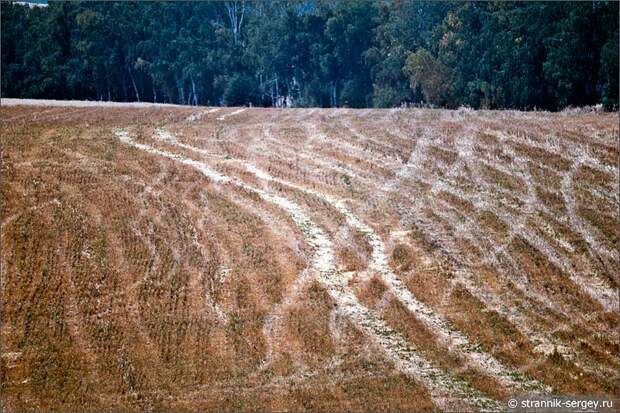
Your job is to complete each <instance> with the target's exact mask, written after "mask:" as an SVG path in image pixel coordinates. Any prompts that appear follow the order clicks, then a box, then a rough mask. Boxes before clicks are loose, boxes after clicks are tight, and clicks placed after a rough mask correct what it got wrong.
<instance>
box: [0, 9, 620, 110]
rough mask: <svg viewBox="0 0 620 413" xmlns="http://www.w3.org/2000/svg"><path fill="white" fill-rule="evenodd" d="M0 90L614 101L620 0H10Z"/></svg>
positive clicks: (191, 100)
mask: <svg viewBox="0 0 620 413" xmlns="http://www.w3.org/2000/svg"><path fill="white" fill-rule="evenodd" d="M1 7H2V10H1V14H2V57H1V58H2V97H21V98H46V99H88V100H105V101H141V102H165V103H177V104H184V105H226V106H240V105H252V106H275V107H397V106H402V105H415V106H417V105H423V106H431V107H445V108H457V107H461V106H465V107H471V108H475V109H479V108H484V109H521V110H536V109H544V110H552V111H554V110H561V109H562V108H565V107H579V106H585V105H596V104H599V103H602V104H603V106H604V107H605V108H606V109H608V110H617V108H618V48H619V46H618V2H615V1H613V2H604V1H602V2H503V1H491V2H426V1H403V0H346V1H344V0H341V1H320V0H289V1H255V2H254V1H240V0H237V1H217V2H216V1H214V2H49V5H48V6H47V7H29V6H28V5H20V4H16V3H11V2H2V3H1Z"/></svg>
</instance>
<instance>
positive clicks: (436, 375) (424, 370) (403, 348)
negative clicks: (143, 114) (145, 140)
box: [114, 129, 500, 410]
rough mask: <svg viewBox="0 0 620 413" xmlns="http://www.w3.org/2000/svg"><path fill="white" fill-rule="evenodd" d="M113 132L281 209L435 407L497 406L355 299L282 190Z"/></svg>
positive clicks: (331, 285)
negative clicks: (253, 183)
mask: <svg viewBox="0 0 620 413" xmlns="http://www.w3.org/2000/svg"><path fill="white" fill-rule="evenodd" d="M114 132H115V134H116V136H117V137H118V138H119V139H120V140H121V142H123V143H125V144H128V145H131V146H134V147H136V148H138V149H141V150H144V151H146V152H149V153H153V154H156V155H159V156H162V157H166V158H169V159H173V160H176V161H178V162H180V163H183V164H185V165H188V166H191V167H194V168H196V169H198V170H199V171H200V172H201V173H203V174H204V175H205V176H207V177H208V178H210V179H211V180H213V181H214V182H216V183H220V184H229V183H230V184H233V185H236V186H238V187H241V188H243V189H245V190H248V191H251V192H254V193H256V194H257V195H259V196H260V197H261V198H263V199H264V200H265V201H267V202H270V203H273V204H275V205H277V206H278V207H280V208H282V209H283V210H285V211H286V212H287V213H288V214H289V216H290V217H291V218H292V219H293V221H294V222H295V223H296V224H297V226H298V227H299V228H300V229H301V231H302V232H303V233H304V235H305V236H306V240H307V242H308V243H309V244H310V245H311V246H312V247H313V248H314V250H315V255H314V258H313V262H312V267H313V269H314V270H315V271H316V272H317V275H318V279H319V280H320V281H321V282H322V283H323V284H324V285H325V286H326V287H327V290H328V292H329V294H330V295H331V297H332V298H333V299H334V300H335V301H336V302H337V303H338V306H339V308H340V310H341V311H342V312H343V314H345V315H346V316H348V317H349V318H350V319H351V320H353V321H354V322H355V324H356V325H357V326H358V327H359V328H360V329H361V330H362V331H363V332H364V333H365V334H366V335H367V336H368V337H369V338H370V339H371V340H372V341H373V342H374V343H375V344H376V345H378V346H379V347H380V348H381V349H382V350H383V351H384V353H385V354H386V355H387V356H388V358H389V359H390V360H391V361H392V362H393V363H394V365H395V367H396V368H397V369H398V370H400V371H401V372H403V373H405V374H408V375H410V376H412V377H415V378H420V379H422V380H423V381H424V383H425V384H426V385H427V386H428V388H429V391H430V393H431V396H432V398H433V400H434V401H435V403H436V404H437V406H438V407H439V408H441V409H455V408H459V407H460V408H462V407H463V406H462V404H461V403H462V402H464V403H466V404H467V405H469V406H475V407H477V408H481V409H492V410H496V409H499V408H500V405H499V403H498V402H496V401H494V400H492V399H489V398H487V397H485V396H484V395H482V394H481V393H479V392H478V391H476V390H474V389H472V388H471V387H470V386H469V385H468V384H467V383H466V382H463V381H461V380H458V379H455V378H453V377H452V376H450V375H448V374H447V373H445V372H443V371H441V370H440V369H438V368H436V367H434V366H433V365H431V364H430V363H429V362H428V361H426V360H425V359H424V358H423V357H422V356H421V355H419V354H418V352H417V351H416V350H414V349H413V348H411V347H410V346H409V344H408V343H407V342H406V340H405V339H404V338H403V337H402V336H401V335H400V334H398V333H397V332H395V331H394V330H392V329H391V328H390V327H389V326H388V325H387V324H386V323H385V321H383V320H382V319H381V318H380V317H378V316H377V315H376V314H374V312H372V311H371V310H369V309H368V308H366V307H364V306H362V305H361V304H360V303H359V301H358V300H357V298H356V297H355V294H354V293H353V292H352V291H351V290H350V288H348V287H347V285H346V282H345V277H343V276H342V274H340V273H339V272H338V271H337V270H336V269H335V264H334V252H333V247H332V242H331V240H330V239H329V238H328V236H327V235H326V233H325V232H324V231H323V230H322V229H321V228H320V227H319V226H317V225H316V224H315V223H314V222H313V221H312V220H310V218H308V217H307V216H306V214H305V213H304V212H303V211H302V209H301V208H300V207H299V206H298V205H297V204H295V203H294V202H292V201H291V200H289V199H287V198H284V197H282V196H279V195H275V194H272V193H269V192H267V191H264V190H262V189H259V188H255V187H253V186H251V185H248V184H246V183H244V182H242V181H240V180H239V179H236V178H231V177H229V176H226V175H223V174H221V173H219V172H217V171H215V170H213V169H211V168H209V167H208V166H207V165H206V164H205V163H203V162H198V161H195V160H193V159H189V158H186V157H184V156H181V155H178V154H174V153H171V152H167V151H163V150H159V149H156V148H154V147H152V146H150V145H145V144H140V143H137V142H135V141H134V140H133V139H132V138H131V137H130V136H129V134H128V133H127V132H125V131H124V130H122V129H116V130H115V131H114ZM257 172H258V174H259V175H262V174H264V173H262V171H257ZM263 176H268V175H263Z"/></svg>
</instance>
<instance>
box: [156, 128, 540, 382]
mask: <svg viewBox="0 0 620 413" xmlns="http://www.w3.org/2000/svg"><path fill="white" fill-rule="evenodd" d="M160 135H161V133H160ZM166 141H167V142H168V143H175V142H178V141H176V140H174V139H171V138H170V136H169V135H167V139H166ZM175 144H176V143H175ZM180 145H181V146H182V147H183V148H186V149H194V150H196V149H198V152H199V153H202V152H200V149H199V148H192V147H191V146H189V145H185V144H180ZM234 161H235V162H238V163H241V164H242V165H243V166H244V167H245V169H246V170H248V171H249V172H251V173H252V174H253V175H254V176H256V177H257V178H259V179H261V180H263V181H266V182H277V183H279V184H282V185H285V186H287V187H289V188H293V189H295V190H298V191H301V192H304V193H306V194H309V195H312V196H314V197H316V198H319V199H321V200H323V201H324V202H326V203H328V204H329V205H331V206H332V207H333V208H335V209H336V210H337V211H338V212H339V213H341V214H342V215H343V216H344V217H345V219H346V221H347V224H348V225H349V226H350V227H352V228H354V229H356V230H358V231H359V232H360V233H362V234H363V235H364V237H365V238H366V240H367V242H368V243H369V245H370V246H371V248H372V255H371V265H370V268H371V270H372V271H374V272H375V273H377V274H379V275H380V276H381V279H382V280H383V281H384V283H385V284H386V286H387V287H388V289H389V290H390V292H391V293H392V294H393V295H394V296H395V297H396V298H397V299H398V300H399V301H400V302H401V303H402V304H404V305H405V307H406V308H407V310H408V311H409V312H410V313H411V314H413V315H415V316H416V317H417V318H418V319H419V320H420V321H422V322H423V323H424V324H425V325H426V326H427V327H428V328H429V329H431V331H433V332H435V333H437V335H438V336H439V337H440V338H441V340H442V341H443V343H444V344H445V345H446V346H447V347H448V348H451V349H453V350H455V351H457V352H458V353H459V354H461V355H464V356H465V357H466V358H467V359H469V360H470V362H471V363H472V364H473V365H474V366H476V367H478V368H480V369H482V370H483V371H485V372H488V373H489V374H491V375H492V376H493V377H495V378H497V379H498V381H499V382H501V383H502V384H503V385H505V386H506V387H507V388H509V389H511V390H517V391H536V392H539V393H545V392H548V391H550V389H549V388H547V387H546V386H544V385H542V384H541V383H539V382H537V381H535V380H530V379H527V378H525V377H523V376H522V375H521V374H519V373H518V372H517V371H515V370H512V369H509V368H507V367H505V366H503V365H502V364H501V363H500V362H499V361H498V360H497V359H495V358H494V357H493V356H491V355H489V354H488V353H485V352H482V351H480V350H478V347H477V346H476V345H474V344H473V343H471V342H470V341H469V340H468V338H467V337H466V336H465V335H463V334H462V333H460V332H459V331H457V330H455V329H453V328H452V327H451V326H450V325H449V323H448V322H447V321H445V320H444V319H443V318H442V317H441V316H439V315H438V314H436V313H435V312H433V310H432V309H431V308H429V307H428V306H426V305H425V304H423V303H422V302H420V301H419V300H417V299H416V298H415V297H414V296H413V294H411V292H410V291H409V289H408V288H407V287H406V286H405V285H404V284H403V283H402V281H401V280H400V278H398V276H397V275H396V274H394V272H393V271H392V269H391V268H390V266H389V264H388V258H387V256H386V253H385V245H384V243H383V241H382V240H381V238H380V237H379V236H378V235H377V234H376V233H375V232H374V230H373V229H372V228H371V227H369V226H368V225H366V224H365V223H363V222H362V221H361V220H360V219H359V218H358V217H357V216H356V215H355V214H353V213H352V212H351V211H350V210H349V209H348V208H347V206H346V204H345V202H344V201H343V200H340V199H337V198H334V197H332V196H330V195H327V194H324V193H322V192H319V191H316V190H313V189H309V188H306V187H303V186H301V185H297V184H295V183H292V182H289V181H286V180H284V179H280V178H275V177H273V176H271V175H270V174H268V173H267V172H265V171H263V170H261V169H259V168H257V167H256V166H255V165H253V164H251V163H249V162H247V161H243V160H234Z"/></svg>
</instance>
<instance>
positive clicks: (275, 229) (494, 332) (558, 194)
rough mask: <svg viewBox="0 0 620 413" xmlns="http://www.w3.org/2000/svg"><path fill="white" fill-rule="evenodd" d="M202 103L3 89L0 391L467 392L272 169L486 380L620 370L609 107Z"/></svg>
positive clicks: (216, 395) (11, 396) (421, 322)
mask: <svg viewBox="0 0 620 413" xmlns="http://www.w3.org/2000/svg"><path fill="white" fill-rule="evenodd" d="M200 110H201V109H196V108H157V107H153V108H131V109H118V108H97V107H91V108H79V107H76V108H44V107H19V106H15V107H6V106H3V107H2V109H0V114H1V118H2V125H1V130H0V132H1V134H2V142H1V145H2V147H1V150H2V165H1V174H2V182H1V185H0V191H1V192H0V196H1V203H2V215H1V218H2V229H1V236H2V262H1V263H2V279H1V291H2V348H1V358H0V373H1V375H2V376H1V379H2V380H1V381H2V384H1V386H2V388H1V390H2V396H1V397H2V400H1V402H2V407H3V409H4V410H6V411H29V410H80V411H81V410H89V411H100V410H130V411H136V410H206V411H231V410H234V411H255V410H260V411H265V410H294V411H368V410H372V411H422V410H424V411H426V410H435V409H437V408H442V407H444V406H443V405H441V402H440V398H438V397H437V394H438V393H437V392H439V393H441V391H445V392H447V394H449V398H452V399H454V400H456V401H457V402H462V403H464V404H463V406H468V407H469V408H471V409H473V410H477V409H478V407H479V406H472V405H467V403H469V401H467V400H470V399H467V397H466V396H467V395H466V394H463V393H450V392H454V390H453V389H451V388H450V387H449V386H447V384H446V385H445V386H444V387H442V386H443V384H442V383H440V384H439V385H438V387H439V388H437V385H435V387H433V385H432V384H431V383H430V382H429V381H428V380H427V379H426V378H425V376H424V374H422V372H421V371H416V370H415V369H413V370H411V369H409V370H407V369H404V368H402V367H398V366H399V365H398V363H397V362H396V361H398V360H396V361H395V358H394V357H397V356H394V354H396V353H394V352H393V350H394V349H392V348H390V344H389V343H391V342H390V341H389V340H388V341H381V337H373V336H372V335H371V334H369V333H368V331H367V330H364V328H363V327H362V326H360V324H359V322H357V321H356V320H355V319H353V318H352V317H347V315H346V314H348V313H347V312H346V311H344V310H343V305H344V304H343V301H339V299H338V297H337V295H335V294H334V291H333V290H332V289H330V286H329V284H326V283H325V282H324V281H322V278H321V277H319V275H318V274H317V270H316V268H318V267H317V266H316V265H315V264H314V263H315V257H314V254H315V246H314V245H313V244H312V242H310V241H311V240H310V239H309V237H308V234H307V233H306V232H304V231H305V230H304V228H302V227H301V226H300V225H299V223H298V222H297V221H296V219H295V216H293V215H291V214H290V211H287V210H286V208H282V207H281V205H279V204H278V203H277V202H269V198H268V197H266V196H265V195H263V194H272V195H274V196H279V197H281V198H282V199H286V200H288V201H289V202H291V203H294V204H295V205H296V206H299V208H300V210H303V211H304V213H305V214H306V215H307V216H308V219H309V220H311V221H312V223H313V224H314V225H316V226H317V228H321V229H322V231H324V233H325V237H327V238H328V239H329V240H330V242H331V245H330V249H331V252H332V256H333V258H331V259H332V260H333V262H329V263H330V264H333V268H334V270H333V271H334V273H335V276H336V277H341V278H342V279H344V280H345V281H346V282H344V283H343V285H344V287H343V288H345V289H350V291H351V293H352V297H353V298H352V299H354V300H358V301H359V306H360V307H359V308H363V309H365V311H366V310H367V311H368V312H369V313H368V314H372V317H377V318H378V319H380V320H382V322H384V323H385V325H386V329H385V330H383V331H384V333H385V334H386V336H387V337H388V338H389V339H390V340H391V339H394V340H396V337H401V338H402V339H403V340H404V342H405V343H407V345H408V346H410V348H411V349H413V350H411V351H415V353H416V354H417V355H419V356H420V357H421V358H423V359H424V360H426V361H428V363H430V365H432V366H434V367H435V368H437V369H439V370H440V371H443V372H447V374H448V375H449V376H451V377H453V378H454V380H456V381H458V382H459V383H460V382H462V383H466V384H467V386H468V388H469V389H471V391H472V392H477V393H476V394H480V395H482V396H483V397H485V398H488V399H490V400H495V401H498V402H499V403H500V405H501V403H503V402H504V401H505V400H506V399H507V398H508V397H509V396H510V395H511V394H512V393H516V392H518V390H519V389H518V385H519V384H521V383H524V382H525V381H526V380H530V379H533V380H536V381H537V383H539V384H540V385H541V387H539V390H538V391H541V390H540V389H542V388H543V387H545V386H547V389H548V390H551V391H554V392H556V393H562V394H599V395H606V396H612V395H614V394H616V393H617V392H618V390H619V389H618V368H619V367H620V364H619V362H618V359H617V357H616V355H617V353H618V350H619V338H618V329H617V327H618V321H619V320H620V315H619V312H618V308H617V300H616V301H613V299H610V298H609V297H608V296H606V295H605V293H606V292H611V293H612V294H614V295H616V296H617V288H618V282H619V279H618V273H617V268H618V265H619V261H618V238H619V230H618V195H617V194H618V192H617V176H618V164H617V162H618V155H619V153H618V143H619V142H618V126H617V116H616V115H615V114H597V113H574V114H570V115H567V114H550V113H520V112H484V111H481V112H472V111H440V110H371V111H355V110H342V109H341V110H311V109H291V110H277V109H247V110H244V111H243V112H238V113H236V114H235V113H234V112H235V109H232V108H221V109H219V110H217V111H214V112H213V113H210V114H208V115H205V116H202V117H200V118H199V119H197V120H196V119H192V118H191V115H192V114H195V113H197V112H199V111H200ZM203 110H204V109H203ZM117 128H122V129H123V130H125V131H127V133H128V134H130V135H131V136H132V137H133V139H134V140H135V141H136V142H138V143H140V144H144V145H148V146H149V147H151V148H156V149H157V150H160V151H166V152H167V153H173V154H176V155H179V156H183V157H185V158H186V159H191V160H194V161H196V162H199V163H201V165H203V166H207V167H209V168H211V169H212V170H215V171H218V173H221V174H224V175H226V176H229V177H232V178H234V179H236V180H238V181H235V182H242V183H244V184H243V185H248V186H247V187H244V186H242V185H240V184H237V183H235V182H232V183H218V182H216V181H215V180H214V179H211V178H209V177H208V176H205V174H203V173H201V172H200V170H199V169H197V168H193V167H191V166H189V165H187V164H183V163H181V162H178V160H175V159H171V158H169V157H165V156H158V155H157V154H155V153H149V152H147V151H145V150H141V149H140V148H139V147H135V146H134V147H132V146H130V145H127V144H124V143H122V142H121V141H120V140H119V139H118V137H117V135H115V132H114V131H115V130H117ZM161 130H165V131H168V132H169V133H170V134H171V136H173V137H174V139H176V141H171V140H168V141H167V140H165V139H164V140H162V139H161V138H158V133H160V131H161ZM247 165H253V166H254V167H256V168H259V169H260V170H262V171H265V173H267V174H268V175H269V176H271V179H270V180H267V179H265V178H264V177H261V176H260V175H258V174H256V173H255V172H252V170H251V169H248V168H247ZM261 191H263V192H261ZM338 202H341V204H339V203H338ZM342 208H346V210H347V211H349V212H350V214H351V216H353V217H355V218H356V219H358V220H359V222H360V223H363V224H364V225H367V226H368V228H369V229H370V230H371V231H373V234H375V235H376V237H377V238H376V239H375V238H373V235H372V234H370V233H368V231H366V232H364V231H362V230H360V228H361V227H360V225H358V224H357V223H355V222H352V221H351V219H350V217H349V218H347V216H346V214H345V213H343V209H342ZM377 239H378V240H379V241H377ZM383 258H385V262H386V265H388V267H389V270H390V271H392V272H393V276H394V277H396V279H397V281H396V282H400V283H402V285H403V286H404V287H403V288H405V289H406V291H407V292H406V293H403V292H401V293H398V294H395V291H394V290H393V289H390V288H391V287H389V285H394V284H393V282H394V281H390V278H389V277H390V276H392V275H390V274H386V273H385V271H384V269H383V267H381V262H383V261H381V260H382V259H383ZM390 282H392V284H390ZM407 294H409V295H410V296H412V297H414V299H415V300H417V301H418V302H420V303H422V304H423V305H425V306H426V307H427V308H428V309H429V311H431V312H432V313H433V317H437V319H439V320H443V321H441V322H436V321H433V320H435V318H431V319H430V321H429V318H428V317H426V318H425V316H424V315H423V314H421V313H416V312H415V311H411V308H415V306H412V305H411V304H410V303H408V302H407V299H406V297H408V295H407ZM610 300H611V301H610ZM360 314H361V313H360ZM364 314H366V313H364ZM444 322H445V324H442V323H444ZM451 331H457V332H459V334H462V335H463V336H464V337H465V338H466V339H467V340H468V343H469V344H468V345H471V350H469V349H470V347H467V346H461V347H459V346H454V345H453V344H454V343H453V342H451V341H450V340H453V336H451V335H450V334H451V333H450V334H448V333H449V332H451ZM446 332H448V333H446ZM386 343H387V344H386ZM390 351H392V352H390ZM408 351H409V350H408ZM397 354H399V355H400V354H404V353H402V352H401V353H398V352H397ZM480 354H482V355H485V356H488V357H491V358H492V359H493V360H497V362H498V365H501V366H502V369H505V370H502V369H499V368H489V367H485V365H484V364H479V363H478V364H477V362H476V360H477V357H479V355H480ZM401 361H402V360H401ZM500 370H501V371H500ZM502 371H510V372H514V374H515V377H522V378H519V379H515V380H514V381H510V380H508V381H507V380H506V379H505V378H504V376H502V374H503V373H501V372H502ZM520 380H521V381H520ZM472 394H473V393H472ZM454 405H455V404H453V405H452V406H454Z"/></svg>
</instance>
